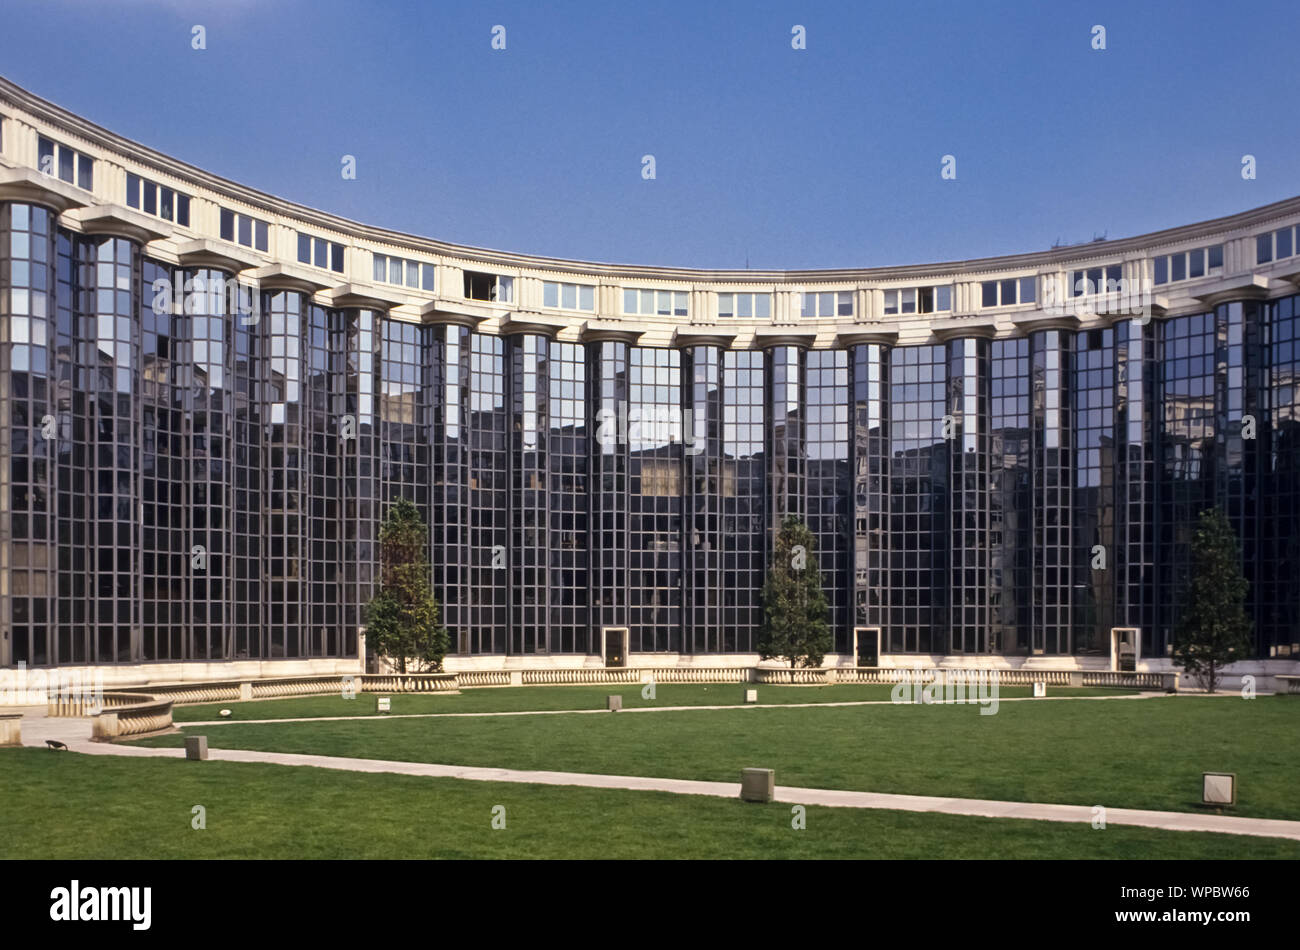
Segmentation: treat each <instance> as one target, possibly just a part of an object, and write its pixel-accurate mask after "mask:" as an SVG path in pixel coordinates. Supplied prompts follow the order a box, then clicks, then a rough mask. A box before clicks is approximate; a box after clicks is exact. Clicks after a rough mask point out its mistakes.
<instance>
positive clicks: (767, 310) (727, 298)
mask: <svg viewBox="0 0 1300 950" xmlns="http://www.w3.org/2000/svg"><path fill="white" fill-rule="evenodd" d="M718 316H720V317H740V318H742V319H744V318H746V317H756V318H758V319H759V320H769V319H771V317H772V295H771V294H718Z"/></svg>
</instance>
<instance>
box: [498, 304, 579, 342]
mask: <svg viewBox="0 0 1300 950" xmlns="http://www.w3.org/2000/svg"><path fill="white" fill-rule="evenodd" d="M570 326H572V324H571V323H570V321H568V320H566V319H564V318H563V317H553V316H549V315H547V314H544V313H539V312H537V311H535V310H515V311H511V312H510V313H508V314H506V316H505V317H504V318H502V320H501V326H500V329H499V330H498V331H497V332H498V334H499V335H500V336H510V335H512V334H515V333H536V334H540V335H542V336H547V337H553V336H555V335H556V334H557V333H559V332H560V331H562V330H566V329H568V328H569V327H570Z"/></svg>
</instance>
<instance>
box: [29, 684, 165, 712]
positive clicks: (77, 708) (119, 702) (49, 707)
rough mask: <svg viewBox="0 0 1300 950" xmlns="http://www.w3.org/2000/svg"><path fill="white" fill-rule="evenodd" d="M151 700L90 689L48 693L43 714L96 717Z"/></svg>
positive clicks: (139, 696) (134, 694)
mask: <svg viewBox="0 0 1300 950" xmlns="http://www.w3.org/2000/svg"><path fill="white" fill-rule="evenodd" d="M152 698H153V697H152V696H147V695H142V694H140V693H130V692H125V691H115V692H111V693H105V692H96V691H94V690H90V689H88V690H73V691H71V692H58V693H50V694H49V696H48V697H47V701H46V707H45V714H46V715H47V716H70V717H78V716H98V715H99V714H100V713H101V712H104V711H105V710H109V709H117V708H120V707H123V706H130V705H133V704H135V703H139V702H143V701H144V700H147V699H152Z"/></svg>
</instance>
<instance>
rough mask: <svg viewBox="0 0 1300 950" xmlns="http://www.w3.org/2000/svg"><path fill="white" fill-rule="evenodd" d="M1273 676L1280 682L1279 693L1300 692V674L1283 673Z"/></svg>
mask: <svg viewBox="0 0 1300 950" xmlns="http://www.w3.org/2000/svg"><path fill="white" fill-rule="evenodd" d="M1273 678H1274V679H1276V680H1277V682H1278V685H1279V687H1280V688H1279V689H1278V692H1279V693H1300V676H1294V675H1292V674H1289V673H1282V674H1279V675H1277V676H1275V677H1273Z"/></svg>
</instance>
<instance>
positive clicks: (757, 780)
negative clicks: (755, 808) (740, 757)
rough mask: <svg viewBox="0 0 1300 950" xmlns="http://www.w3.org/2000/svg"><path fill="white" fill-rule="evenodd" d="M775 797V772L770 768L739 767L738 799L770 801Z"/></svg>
mask: <svg viewBox="0 0 1300 950" xmlns="http://www.w3.org/2000/svg"><path fill="white" fill-rule="evenodd" d="M774 798H776V772H775V771H773V770H772V769H741V770H740V800H741V801H744V802H770V801H772V800H773V799H774Z"/></svg>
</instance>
